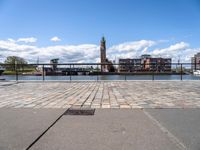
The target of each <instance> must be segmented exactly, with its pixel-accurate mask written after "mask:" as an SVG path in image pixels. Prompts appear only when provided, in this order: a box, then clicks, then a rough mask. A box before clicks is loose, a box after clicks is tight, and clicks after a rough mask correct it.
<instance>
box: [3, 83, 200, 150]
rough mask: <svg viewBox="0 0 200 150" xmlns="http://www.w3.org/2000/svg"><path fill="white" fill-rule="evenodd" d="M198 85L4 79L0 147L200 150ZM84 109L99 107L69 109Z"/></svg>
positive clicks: (25, 149) (27, 149) (19, 149)
mask: <svg viewBox="0 0 200 150" xmlns="http://www.w3.org/2000/svg"><path fill="white" fill-rule="evenodd" d="M199 89H200V81H105V82H103V81H102V82H91V81H90V82H89V81H88V82H71V83H70V82H64V81H63V82H19V83H16V82H0V150H59V149H61V150H62V149H66V150H77V149H79V150H86V149H87V150H94V149H95V150H113V149H114V150H122V149H124V150H133V149H134V150H199V149H200V142H199V141H200V134H199V133H200V117H199V116H200V109H199V108H200V93H199ZM81 107H83V108H99V109H95V111H94V112H95V113H94V115H91V116H82V115H69V114H66V113H65V112H66V111H67V110H68V108H81ZM102 108H105V109H102ZM138 108H139V109H138ZM155 108H156V109H155ZM159 108H161V109H159ZM165 108H166V109H165Z"/></svg>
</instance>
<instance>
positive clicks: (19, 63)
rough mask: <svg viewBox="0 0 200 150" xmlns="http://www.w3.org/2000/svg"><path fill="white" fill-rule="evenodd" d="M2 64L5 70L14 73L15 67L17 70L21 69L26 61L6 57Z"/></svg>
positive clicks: (19, 58)
mask: <svg viewBox="0 0 200 150" xmlns="http://www.w3.org/2000/svg"><path fill="white" fill-rule="evenodd" d="M4 63H5V64H7V66H6V69H8V70H11V71H15V69H16V66H17V69H23V68H24V67H25V65H27V61H26V60H25V59H24V58H21V57H17V56H8V57H7V58H6V60H5V62H4Z"/></svg>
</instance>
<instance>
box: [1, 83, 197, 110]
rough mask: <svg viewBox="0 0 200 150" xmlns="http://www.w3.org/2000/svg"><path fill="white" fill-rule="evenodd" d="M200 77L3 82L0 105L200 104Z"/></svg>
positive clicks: (161, 106) (139, 106) (132, 105)
mask: <svg viewBox="0 0 200 150" xmlns="http://www.w3.org/2000/svg"><path fill="white" fill-rule="evenodd" d="M199 89H200V81H182V82H181V81H105V82H103V81H102V82H91V81H90V82H89V81H88V82H71V83H70V82H44V83H42V82H24V83H18V84H13V83H11V84H9V83H7V84H5V83H4V84H2V83H0V108H3V107H4V108H70V107H92V108H200V92H199Z"/></svg>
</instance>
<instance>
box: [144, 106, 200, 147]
mask: <svg viewBox="0 0 200 150" xmlns="http://www.w3.org/2000/svg"><path fill="white" fill-rule="evenodd" d="M146 111H147V112H148V113H149V114H150V115H151V116H153V117H154V118H155V119H156V120H158V121H159V123H160V124H162V126H165V127H166V128H167V129H168V130H169V131H170V132H171V133H173V135H174V136H176V137H177V138H178V139H179V141H181V142H182V143H184V145H185V146H186V147H187V149H188V150H199V149H200V117H199V116H200V109H191V108H189V109H188V108H186V109H147V110H146Z"/></svg>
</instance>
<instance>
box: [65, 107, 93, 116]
mask: <svg viewBox="0 0 200 150" xmlns="http://www.w3.org/2000/svg"><path fill="white" fill-rule="evenodd" d="M94 113H95V109H92V108H70V109H68V110H67V111H66V112H65V113H64V115H80V116H91V115H94Z"/></svg>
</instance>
